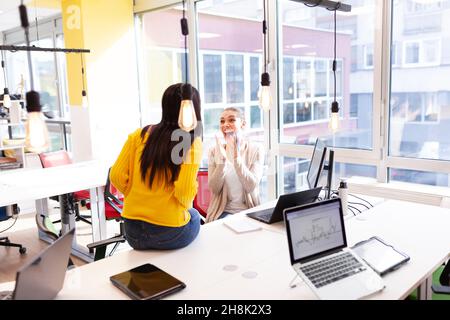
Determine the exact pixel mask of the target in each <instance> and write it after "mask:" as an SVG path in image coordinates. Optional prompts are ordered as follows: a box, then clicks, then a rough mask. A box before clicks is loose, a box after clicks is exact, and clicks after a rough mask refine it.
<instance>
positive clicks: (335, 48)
mask: <svg viewBox="0 0 450 320" xmlns="http://www.w3.org/2000/svg"><path fill="white" fill-rule="evenodd" d="M336 11H337V10H334V59H333V76H334V101H336V67H337V66H336V64H337V63H336V56H337V47H336V42H337V41H336V40H337V37H336V34H337V30H336Z"/></svg>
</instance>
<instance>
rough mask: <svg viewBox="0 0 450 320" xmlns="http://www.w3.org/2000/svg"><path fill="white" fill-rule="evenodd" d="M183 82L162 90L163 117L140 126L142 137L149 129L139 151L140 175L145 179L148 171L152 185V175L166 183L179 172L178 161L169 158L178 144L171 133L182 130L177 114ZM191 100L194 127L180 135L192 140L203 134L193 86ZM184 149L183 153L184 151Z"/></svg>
mask: <svg viewBox="0 0 450 320" xmlns="http://www.w3.org/2000/svg"><path fill="white" fill-rule="evenodd" d="M184 85H189V84H183V83H177V84H173V85H171V86H170V87H168V88H167V89H166V91H164V94H163V97H162V118H161V122H160V123H158V124H157V125H153V126H146V127H144V128H143V129H142V132H141V138H142V139H144V138H145V134H146V133H147V132H149V134H150V136H149V137H148V139H147V142H146V143H145V147H144V150H143V151H142V155H141V178H142V180H143V181H145V179H146V177H147V174H148V173H149V172H150V175H149V186H150V187H151V186H152V184H153V181H154V178H155V176H157V175H161V177H162V178H163V179H164V181H165V182H166V183H171V184H173V183H174V182H175V181H176V179H177V177H178V174H179V172H180V166H181V164H177V163H174V161H173V159H172V158H171V155H172V149H173V148H174V146H175V145H177V144H178V143H179V142H178V141H172V138H171V137H172V133H173V132H174V131H175V130H181V129H180V127H179V125H178V115H179V112H180V103H181V100H182V96H181V90H182V87H183V86H184ZM192 102H193V104H194V109H195V115H196V117H197V121H198V124H197V128H196V129H195V130H192V131H190V132H189V133H187V132H186V133H185V134H183V138H190V140H189V141H190V143H191V144H192V143H193V142H194V139H195V138H196V137H201V136H202V123H201V112H200V95H199V93H198V91H197V89H195V88H194V87H192ZM189 150H190V148H189V149H188V150H184V149H181V152H180V156H182V157H183V158H184V157H185V156H186V155H187V152H188V151H189ZM183 152H184V153H183Z"/></svg>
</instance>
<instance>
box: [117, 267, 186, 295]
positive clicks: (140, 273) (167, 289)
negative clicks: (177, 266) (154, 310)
mask: <svg viewBox="0 0 450 320" xmlns="http://www.w3.org/2000/svg"><path fill="white" fill-rule="evenodd" d="M109 279H110V280H111V282H112V283H113V284H114V285H115V286H116V287H117V288H119V289H120V290H122V291H123V292H125V293H126V294H127V295H128V296H130V297H131V298H133V299H136V300H156V299H161V298H163V297H165V296H167V295H169V294H172V293H175V292H177V291H180V290H182V289H184V288H186V284H184V283H183V282H182V281H180V280H178V279H177V278H175V277H173V276H172V275H170V274H168V273H167V272H165V271H163V270H161V269H159V268H158V267H157V266H154V265H152V264H149V263H146V264H143V265H141V266H139V267H136V268H133V269H131V270H128V271H125V272H121V273H118V274H116V275H113V276H111V277H110V278H109Z"/></svg>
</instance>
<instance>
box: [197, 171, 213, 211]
mask: <svg viewBox="0 0 450 320" xmlns="http://www.w3.org/2000/svg"><path fill="white" fill-rule="evenodd" d="M197 182H198V190H197V195H196V196H195V198H194V208H195V209H197V211H198V212H200V214H201V215H202V216H203V217H204V218H206V212H207V211H208V206H209V202H210V201H211V191H210V190H209V187H208V169H205V168H201V169H200V170H199V171H198V174H197Z"/></svg>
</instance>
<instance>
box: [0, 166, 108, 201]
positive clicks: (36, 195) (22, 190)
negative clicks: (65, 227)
mask: <svg viewBox="0 0 450 320" xmlns="http://www.w3.org/2000/svg"><path fill="white" fill-rule="evenodd" d="M107 173H108V167H107V165H106V164H104V163H102V162H99V161H86V162H79V163H74V164H69V165H64V166H58V167H52V168H45V169H41V168H34V169H26V168H25V169H18V170H11V171H3V172H1V173H0V206H6V205H10V204H14V203H17V202H21V201H26V200H34V199H42V198H47V197H50V196H55V195H59V194H64V193H69V192H73V191H77V190H84V189H90V188H95V187H98V186H103V185H104V184H105V182H106V175H107Z"/></svg>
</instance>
